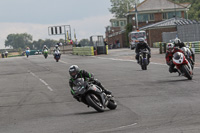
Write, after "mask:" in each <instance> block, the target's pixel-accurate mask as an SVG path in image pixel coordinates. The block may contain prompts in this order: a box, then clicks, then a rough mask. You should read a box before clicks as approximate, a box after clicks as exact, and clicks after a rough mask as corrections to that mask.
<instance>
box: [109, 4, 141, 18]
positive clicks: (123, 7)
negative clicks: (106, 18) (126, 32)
mask: <svg viewBox="0 0 200 133" xmlns="http://www.w3.org/2000/svg"><path fill="white" fill-rule="evenodd" d="M110 2H111V8H110V9H109V11H110V12H111V13H112V14H114V16H115V17H116V18H125V17H126V14H127V12H128V11H129V10H130V9H132V8H134V7H135V3H139V0H110Z"/></svg>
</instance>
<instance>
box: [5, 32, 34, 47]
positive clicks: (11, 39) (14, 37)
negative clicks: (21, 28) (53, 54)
mask: <svg viewBox="0 0 200 133" xmlns="http://www.w3.org/2000/svg"><path fill="white" fill-rule="evenodd" d="M31 41H32V36H31V35H29V34H27V33H22V34H9V35H8V36H7V39H6V40H5V46H6V47H13V48H14V49H18V48H22V49H24V48H25V47H27V46H30V45H31Z"/></svg>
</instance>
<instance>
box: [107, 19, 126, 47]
mask: <svg viewBox="0 0 200 133" xmlns="http://www.w3.org/2000/svg"><path fill="white" fill-rule="evenodd" d="M110 23H111V26H107V27H106V33H105V34H106V41H107V43H108V45H109V47H110V48H111V47H113V48H115V47H116V45H115V44H116V43H120V47H121V48H122V47H125V46H124V44H126V41H125V26H126V25H127V19H126V18H118V19H117V18H115V19H110Z"/></svg>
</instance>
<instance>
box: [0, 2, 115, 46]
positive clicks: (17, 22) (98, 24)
mask: <svg viewBox="0 0 200 133" xmlns="http://www.w3.org/2000/svg"><path fill="white" fill-rule="evenodd" d="M109 8H111V3H110V0H0V29H1V30H0V49H3V48H5V45H4V43H5V40H6V38H7V36H8V35H9V34H16V33H28V34H30V35H32V36H33V40H36V41H37V40H38V39H43V40H45V39H54V40H59V39H60V38H61V39H65V37H64V35H54V36H49V35H48V27H49V26H60V25H70V27H71V34H72V39H74V30H75V33H76V38H77V39H78V41H80V40H81V39H85V38H86V39H89V37H90V36H92V35H103V36H104V37H105V27H106V26H108V25H110V22H109V20H110V19H111V18H113V15H112V14H111V13H110V12H109V10H108V9H109Z"/></svg>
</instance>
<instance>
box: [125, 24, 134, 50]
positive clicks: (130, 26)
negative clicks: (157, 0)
mask: <svg viewBox="0 0 200 133" xmlns="http://www.w3.org/2000/svg"><path fill="white" fill-rule="evenodd" d="M132 30H133V25H132V24H131V23H129V24H127V25H126V42H127V44H126V46H127V47H129V45H130V44H129V37H128V34H129V32H131V31H132Z"/></svg>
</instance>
